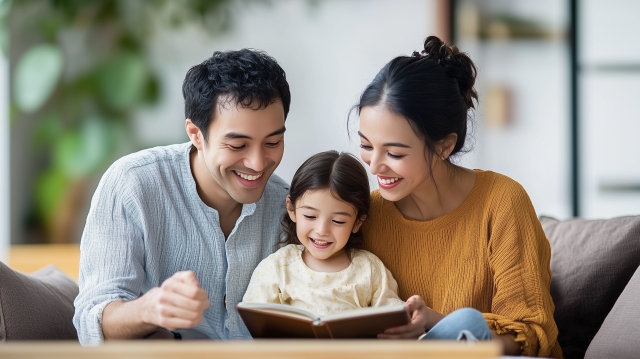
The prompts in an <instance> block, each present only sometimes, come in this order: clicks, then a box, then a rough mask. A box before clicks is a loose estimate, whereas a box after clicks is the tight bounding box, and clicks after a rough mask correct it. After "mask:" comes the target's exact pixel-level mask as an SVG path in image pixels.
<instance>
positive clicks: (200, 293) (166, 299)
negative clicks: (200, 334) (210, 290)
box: [140, 271, 209, 330]
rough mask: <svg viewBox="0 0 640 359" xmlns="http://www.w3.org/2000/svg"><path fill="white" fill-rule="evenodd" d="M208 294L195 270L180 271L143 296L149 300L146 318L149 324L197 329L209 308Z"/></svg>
mask: <svg viewBox="0 0 640 359" xmlns="http://www.w3.org/2000/svg"><path fill="white" fill-rule="evenodd" d="M207 297H208V295H207V292H206V291H205V290H204V289H202V288H200V283H198V279H197V278H196V274H195V273H194V272H192V271H183V272H178V273H176V274H174V275H173V276H171V277H170V278H168V279H167V280H165V281H164V282H163V283H162V285H161V286H160V287H156V288H153V289H151V290H150V291H148V292H147V293H146V294H145V295H143V296H142V297H140V299H143V298H144V301H145V305H144V307H143V308H144V313H143V314H142V317H143V320H144V321H145V322H146V323H148V324H153V325H156V326H158V327H162V328H165V329H168V330H176V329H179V328H193V327H195V326H197V325H198V324H200V322H201V321H202V319H203V313H204V311H205V310H206V309H207V308H209V299H208V298H207Z"/></svg>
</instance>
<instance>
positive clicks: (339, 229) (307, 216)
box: [287, 189, 362, 260]
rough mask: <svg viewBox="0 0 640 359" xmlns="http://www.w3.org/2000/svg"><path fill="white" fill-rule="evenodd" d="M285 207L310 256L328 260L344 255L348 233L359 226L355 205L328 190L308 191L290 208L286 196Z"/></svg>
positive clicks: (360, 222) (355, 230)
mask: <svg viewBox="0 0 640 359" xmlns="http://www.w3.org/2000/svg"><path fill="white" fill-rule="evenodd" d="M287 210H288V212H289V216H290V218H291V220H292V221H294V222H295V223H296V234H297V235H298V239H299V240H300V243H302V244H303V245H304V247H305V248H306V250H307V251H308V252H309V254H311V256H312V257H313V258H315V259H318V260H327V259H330V258H333V257H335V256H341V255H344V254H345V253H346V252H345V250H344V246H345V245H346V244H347V241H349V237H350V236H351V233H355V232H357V231H358V229H360V225H361V224H362V221H361V220H357V218H356V215H357V213H356V210H355V208H354V207H353V206H352V205H350V204H348V203H346V202H344V201H341V200H339V199H337V198H335V197H334V196H333V195H332V194H331V192H330V191H329V190H328V189H323V190H315V191H307V192H306V193H305V194H304V195H303V196H302V197H300V198H298V200H297V201H296V203H295V208H293V206H292V203H291V200H290V199H289V197H287Z"/></svg>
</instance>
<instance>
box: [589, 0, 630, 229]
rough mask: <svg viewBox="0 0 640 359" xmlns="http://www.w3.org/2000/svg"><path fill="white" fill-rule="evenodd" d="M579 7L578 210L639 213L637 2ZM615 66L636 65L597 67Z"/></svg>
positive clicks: (603, 214)
mask: <svg viewBox="0 0 640 359" xmlns="http://www.w3.org/2000/svg"><path fill="white" fill-rule="evenodd" d="M578 9H579V19H580V21H579V25H580V26H581V27H580V29H579V34H580V38H579V44H580V54H579V61H580V66H581V69H582V71H581V72H580V77H579V80H580V94H579V95H580V98H579V100H580V101H579V106H580V108H579V111H580V121H581V122H580V127H579V131H580V151H581V153H580V167H581V173H580V178H581V193H580V196H581V198H582V203H581V210H582V214H583V216H584V217H588V218H608V217H614V216H625V215H638V214H640V142H639V141H638V136H639V135H640V115H638V103H639V102H640V92H639V91H638V87H640V46H638V45H637V44H638V41H637V38H636V36H637V34H638V33H639V32H640V22H638V16H637V15H638V13H640V2H638V1H630V0H611V1H607V2H602V1H597V0H588V1H584V2H581V3H580V6H579V8H578ZM616 65H630V67H635V69H633V68H632V69H630V70H620V69H618V70H614V71H611V70H603V69H602V68H601V67H603V66H605V67H606V66H609V67H611V66H614V67H615V66H616ZM607 187H609V188H610V189H607ZM611 187H618V189H617V190H612V189H611Z"/></svg>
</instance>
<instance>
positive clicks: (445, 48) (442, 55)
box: [413, 36, 478, 109]
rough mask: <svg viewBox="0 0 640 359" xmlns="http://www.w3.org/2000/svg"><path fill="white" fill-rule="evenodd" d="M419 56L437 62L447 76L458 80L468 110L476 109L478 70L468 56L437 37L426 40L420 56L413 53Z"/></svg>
mask: <svg viewBox="0 0 640 359" xmlns="http://www.w3.org/2000/svg"><path fill="white" fill-rule="evenodd" d="M417 55H420V56H424V57H427V58H429V59H432V60H435V61H437V62H438V64H440V66H442V67H444V68H445V70H446V71H447V75H449V76H451V77H453V78H455V79H456V80H458V87H459V88H460V93H461V94H462V97H463V98H464V103H465V105H466V106H467V109H469V108H475V105H474V100H475V102H476V103H477V102H478V93H477V92H476V89H475V88H474V87H473V85H474V84H475V83H476V74H477V73H478V70H477V69H476V65H474V64H473V61H471V58H470V57H469V56H468V55H467V54H465V53H464V52H460V51H459V50H458V48H457V47H456V46H454V45H447V44H446V43H445V42H444V41H442V40H440V39H439V38H438V37H437V36H429V37H427V39H426V40H424V50H423V51H422V52H421V53H420V54H418V53H417V52H414V53H413V56H417Z"/></svg>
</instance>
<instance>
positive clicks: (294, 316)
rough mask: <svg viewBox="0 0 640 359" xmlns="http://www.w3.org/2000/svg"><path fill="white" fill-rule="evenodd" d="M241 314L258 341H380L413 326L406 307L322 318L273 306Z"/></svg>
mask: <svg viewBox="0 0 640 359" xmlns="http://www.w3.org/2000/svg"><path fill="white" fill-rule="evenodd" d="M236 309H237V310H238V314H240V317H241V318H242V320H243V321H244V324H245V325H246V326H247V329H249V332H250V333H251V335H252V336H253V337H254V338H327V339H356V338H358V339H360V338H376V337H377V336H378V334H379V333H382V332H384V331H385V330H386V329H388V328H392V327H397V326H400V325H405V324H408V323H409V322H411V316H410V315H409V311H408V310H407V307H406V305H393V306H387V307H370V308H360V309H354V310H350V311H346V312H341V313H336V314H331V315H326V316H322V317H321V316H319V315H317V314H315V313H312V312H309V311H306V310H303V309H300V308H296V307H292V306H290V305H283V304H272V303H239V304H238V305H237V306H236Z"/></svg>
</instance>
